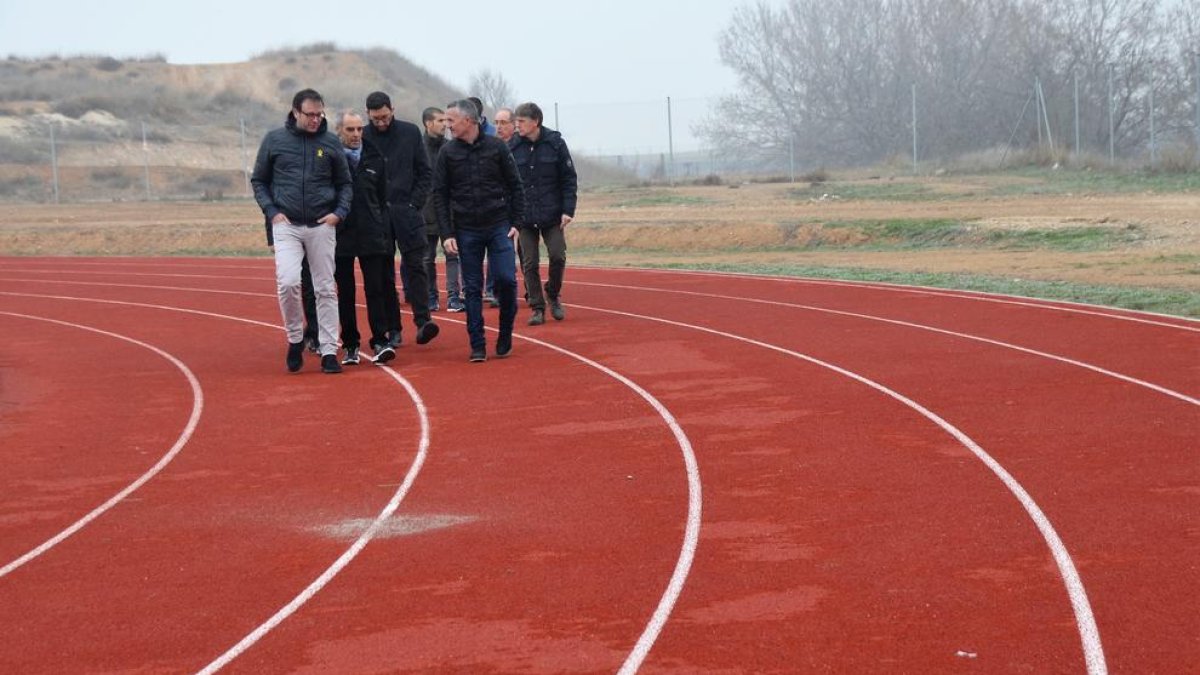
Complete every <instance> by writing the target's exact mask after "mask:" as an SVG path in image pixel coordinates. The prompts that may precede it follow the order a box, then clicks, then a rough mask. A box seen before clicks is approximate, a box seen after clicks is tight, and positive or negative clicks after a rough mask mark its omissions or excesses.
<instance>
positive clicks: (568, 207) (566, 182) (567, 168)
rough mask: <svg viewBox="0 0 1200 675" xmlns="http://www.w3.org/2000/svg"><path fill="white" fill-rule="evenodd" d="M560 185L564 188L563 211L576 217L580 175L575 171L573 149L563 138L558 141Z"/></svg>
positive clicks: (561, 188) (560, 187)
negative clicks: (572, 157) (569, 148)
mask: <svg viewBox="0 0 1200 675" xmlns="http://www.w3.org/2000/svg"><path fill="white" fill-rule="evenodd" d="M558 187H559V189H560V190H562V205H563V213H565V214H567V215H568V216H571V217H572V218H574V217H575V204H576V202H577V201H578V192H579V176H578V175H577V174H576V173H575V161H574V160H572V159H571V151H570V150H568V149H567V143H566V141H564V140H562V139H561V138H559V141H558Z"/></svg>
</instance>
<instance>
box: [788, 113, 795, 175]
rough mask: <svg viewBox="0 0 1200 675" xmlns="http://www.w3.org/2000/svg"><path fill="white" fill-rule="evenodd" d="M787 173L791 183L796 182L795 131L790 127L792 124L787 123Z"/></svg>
mask: <svg viewBox="0 0 1200 675" xmlns="http://www.w3.org/2000/svg"><path fill="white" fill-rule="evenodd" d="M788 172H789V175H791V177H792V182H793V183H795V182H796V131H795V129H793V127H792V123H791V122H788Z"/></svg>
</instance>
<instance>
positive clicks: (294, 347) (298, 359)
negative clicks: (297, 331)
mask: <svg viewBox="0 0 1200 675" xmlns="http://www.w3.org/2000/svg"><path fill="white" fill-rule="evenodd" d="M303 366H304V340H301V341H299V342H289V343H288V352H287V369H288V372H289V373H294V372H296V371H297V370H300V368H302V367H303Z"/></svg>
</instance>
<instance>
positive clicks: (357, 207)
mask: <svg viewBox="0 0 1200 675" xmlns="http://www.w3.org/2000/svg"><path fill="white" fill-rule="evenodd" d="M350 173H351V175H353V176H354V202H353V206H351V207H350V216H349V217H348V218H346V226H345V227H344V228H342V229H341V230H339V231H338V235H337V253H336V255H339V256H361V255H392V252H393V251H395V250H396V240H395V239H394V238H393V236H392V227H391V223H390V221H389V220H388V208H387V206H388V204H387V190H388V184H387V162H385V161H384V159H383V153H381V152H379V148H376V147H375V146H374V145H372V144H371V142H370V141H363V144H362V154H361V155H360V156H359V159H358V165H357V166H354V167H351V169H350Z"/></svg>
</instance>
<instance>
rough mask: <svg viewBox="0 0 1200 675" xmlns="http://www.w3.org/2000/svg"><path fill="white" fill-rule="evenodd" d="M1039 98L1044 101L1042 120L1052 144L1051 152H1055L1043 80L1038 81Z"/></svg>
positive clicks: (1047, 137) (1048, 141)
mask: <svg viewBox="0 0 1200 675" xmlns="http://www.w3.org/2000/svg"><path fill="white" fill-rule="evenodd" d="M1037 88H1038V100H1040V101H1041V102H1042V121H1043V122H1045V123H1046V142H1047V143H1049V144H1050V153H1051V154H1053V153H1054V133H1053V132H1051V131H1050V113H1049V112H1048V111H1047V110H1046V90H1045V89H1042V81H1041V79H1040V78H1039V79H1038V83H1037Z"/></svg>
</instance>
